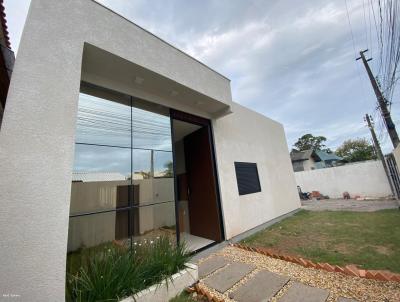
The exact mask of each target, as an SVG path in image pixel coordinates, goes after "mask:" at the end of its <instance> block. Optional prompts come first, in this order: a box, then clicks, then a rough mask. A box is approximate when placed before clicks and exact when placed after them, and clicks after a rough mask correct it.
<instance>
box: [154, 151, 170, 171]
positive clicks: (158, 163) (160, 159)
mask: <svg viewBox="0 0 400 302" xmlns="http://www.w3.org/2000/svg"><path fill="white" fill-rule="evenodd" d="M153 158H154V177H173V175H174V174H173V172H174V171H173V158H172V152H163V151H154V157H153Z"/></svg>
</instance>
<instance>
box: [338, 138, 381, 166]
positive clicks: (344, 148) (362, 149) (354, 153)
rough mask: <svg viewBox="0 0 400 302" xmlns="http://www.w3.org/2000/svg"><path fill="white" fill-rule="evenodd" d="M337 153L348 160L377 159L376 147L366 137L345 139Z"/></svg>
mask: <svg viewBox="0 0 400 302" xmlns="http://www.w3.org/2000/svg"><path fill="white" fill-rule="evenodd" d="M335 153H336V155H337V156H340V157H342V158H343V159H344V160H345V161H347V162H356V161H364V160H370V159H376V154H375V150H374V147H373V146H372V145H371V144H370V143H369V142H368V140H366V139H365V138H356V139H348V140H345V141H344V142H343V144H342V145H341V146H340V147H339V148H337V150H336V152H335Z"/></svg>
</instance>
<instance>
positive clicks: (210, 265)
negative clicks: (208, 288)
mask: <svg viewBox="0 0 400 302" xmlns="http://www.w3.org/2000/svg"><path fill="white" fill-rule="evenodd" d="M228 263H229V261H228V259H226V258H225V257H222V256H215V257H212V258H211V259H208V260H206V261H204V262H202V263H201V264H199V277H200V278H203V277H205V276H207V275H209V274H211V273H212V272H215V271H216V270H217V269H220V268H221V267H224V266H225V265H227V264H228Z"/></svg>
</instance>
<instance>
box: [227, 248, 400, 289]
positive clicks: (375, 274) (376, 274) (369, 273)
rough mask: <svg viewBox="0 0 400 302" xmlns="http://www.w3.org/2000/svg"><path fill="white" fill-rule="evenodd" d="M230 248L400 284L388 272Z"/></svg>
mask: <svg viewBox="0 0 400 302" xmlns="http://www.w3.org/2000/svg"><path fill="white" fill-rule="evenodd" d="M232 246H235V247H237V248H240V249H243V250H246V251H250V252H255V253H259V254H262V255H266V256H268V257H271V258H276V259H280V260H284V261H288V262H292V263H296V264H299V265H301V266H304V267H307V268H315V269H319V270H324V271H327V272H337V273H342V274H345V275H348V276H352V277H359V278H366V279H373V280H379V281H395V282H400V274H395V273H392V272H390V271H383V270H364V269H359V268H358V267H357V266H356V265H354V264H351V265H346V266H344V267H342V266H338V265H331V264H329V263H319V262H318V263H314V262H312V261H311V260H308V259H304V258H301V257H296V256H291V255H286V254H283V253H280V252H277V251H276V250H273V249H269V248H264V247H258V248H255V247H251V246H247V245H243V244H239V243H236V244H232Z"/></svg>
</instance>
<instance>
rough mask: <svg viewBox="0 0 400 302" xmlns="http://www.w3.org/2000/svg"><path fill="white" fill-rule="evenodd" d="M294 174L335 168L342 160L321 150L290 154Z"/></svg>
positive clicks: (295, 151) (294, 151)
mask: <svg viewBox="0 0 400 302" xmlns="http://www.w3.org/2000/svg"><path fill="white" fill-rule="evenodd" d="M290 159H291V160H292V165H293V170H294V172H299V171H309V170H315V169H323V168H328V167H335V166H337V165H338V164H339V163H340V162H341V161H342V160H343V159H342V158H341V157H339V156H337V155H336V154H334V153H329V152H326V151H321V150H305V151H297V150H294V149H293V150H292V151H291V152H290Z"/></svg>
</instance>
